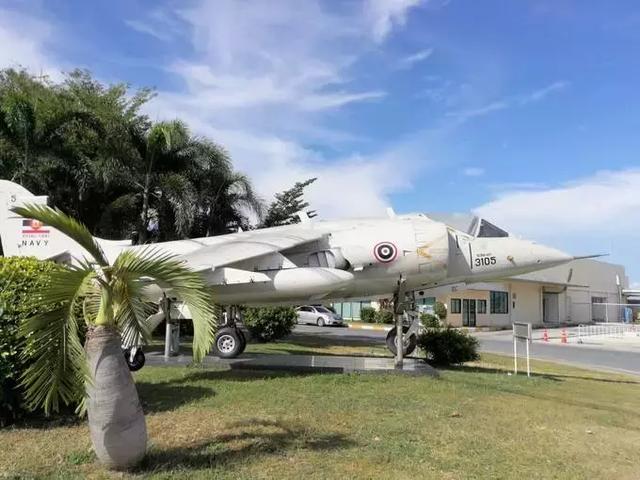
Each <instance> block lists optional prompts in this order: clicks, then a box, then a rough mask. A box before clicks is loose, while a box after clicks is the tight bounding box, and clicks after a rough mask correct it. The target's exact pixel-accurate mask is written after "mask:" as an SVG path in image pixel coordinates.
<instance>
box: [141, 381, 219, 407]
mask: <svg viewBox="0 0 640 480" xmlns="http://www.w3.org/2000/svg"><path fill="white" fill-rule="evenodd" d="M136 387H137V389H138V396H139V397H140V403H142V409H143V410H144V412H145V413H152V412H165V411H169V410H174V409H176V408H178V407H180V406H182V405H185V404H189V403H191V402H195V401H198V400H200V399H202V398H205V397H212V396H214V395H215V394H216V392H215V390H214V389H212V388H206V387H201V386H194V385H176V384H175V383H174V382H171V383H169V382H163V383H147V382H137V383H136Z"/></svg>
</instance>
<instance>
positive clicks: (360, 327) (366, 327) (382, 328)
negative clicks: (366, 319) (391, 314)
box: [347, 323, 393, 332]
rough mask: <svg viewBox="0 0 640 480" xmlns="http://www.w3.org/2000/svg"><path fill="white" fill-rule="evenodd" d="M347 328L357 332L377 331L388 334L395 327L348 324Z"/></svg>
mask: <svg viewBox="0 0 640 480" xmlns="http://www.w3.org/2000/svg"><path fill="white" fill-rule="evenodd" d="M347 326H348V327H349V328H352V329H355V330H376V331H378V332H388V331H389V330H391V329H392V328H393V327H385V326H382V325H354V324H352V323H347Z"/></svg>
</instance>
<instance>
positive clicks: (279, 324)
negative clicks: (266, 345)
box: [242, 307, 298, 342]
mask: <svg viewBox="0 0 640 480" xmlns="http://www.w3.org/2000/svg"><path fill="white" fill-rule="evenodd" d="M297 321H298V314H297V313H296V311H295V310H294V309H293V308H291V307H260V308H254V307H251V308H247V309H245V311H244V317H243V320H242V322H243V323H244V325H245V326H246V327H247V329H248V330H249V332H251V335H252V336H253V337H254V338H256V339H258V340H260V341H262V342H273V341H274V340H278V339H279V338H282V337H286V336H287V335H289V334H290V333H291V332H292V331H293V327H294V326H295V325H296V323H297Z"/></svg>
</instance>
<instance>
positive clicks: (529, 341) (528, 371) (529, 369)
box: [527, 340, 531, 377]
mask: <svg viewBox="0 0 640 480" xmlns="http://www.w3.org/2000/svg"><path fill="white" fill-rule="evenodd" d="M529 343H531V340H527V377H530V376H531V367H530V365H529Z"/></svg>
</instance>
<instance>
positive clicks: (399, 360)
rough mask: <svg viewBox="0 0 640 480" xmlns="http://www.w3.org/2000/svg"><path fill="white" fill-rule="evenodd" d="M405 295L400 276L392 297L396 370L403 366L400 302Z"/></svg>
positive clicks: (403, 299)
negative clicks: (396, 289) (395, 291)
mask: <svg viewBox="0 0 640 480" xmlns="http://www.w3.org/2000/svg"><path fill="white" fill-rule="evenodd" d="M405 293H406V292H405V289H404V279H403V278H402V275H401V276H400V279H399V280H398V291H397V293H396V295H394V297H393V306H392V308H393V316H394V318H395V321H396V322H395V323H396V359H395V365H394V366H395V368H398V369H402V367H403V364H404V338H403V337H404V332H403V331H402V324H403V322H402V314H403V313H404V308H403V306H402V302H404V301H405V298H404V297H405Z"/></svg>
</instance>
